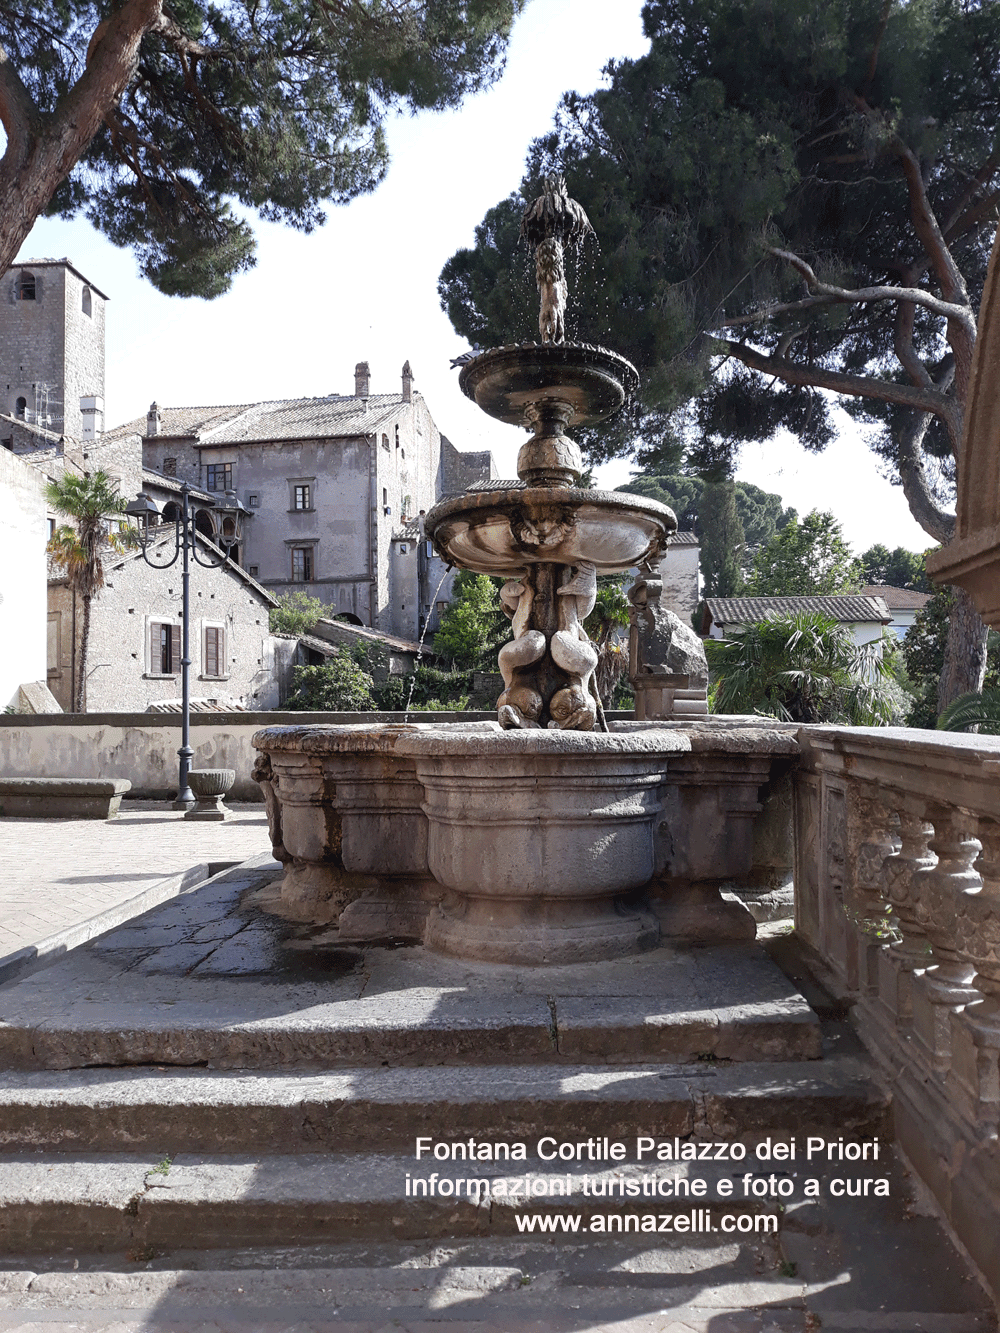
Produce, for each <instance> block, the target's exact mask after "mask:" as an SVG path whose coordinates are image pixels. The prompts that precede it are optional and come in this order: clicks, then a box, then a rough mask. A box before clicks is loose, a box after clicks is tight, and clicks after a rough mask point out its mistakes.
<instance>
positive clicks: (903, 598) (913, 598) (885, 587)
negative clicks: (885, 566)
mask: <svg viewBox="0 0 1000 1333" xmlns="http://www.w3.org/2000/svg"><path fill="white" fill-rule="evenodd" d="M861 596H862V597H881V598H882V600H883V602H885V604H886V606H887V607H888V608H889V610H890V611H919V610H920V608H921V607H922V606H926V605H927V603H928V602H929V601H930V600H931V594H930V593H929V592H916V591H915V590H914V589H913V588H894V587H893V586H892V584H891V583H869V585H868V587H867V588H862V589H861Z"/></svg>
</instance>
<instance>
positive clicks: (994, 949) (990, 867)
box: [952, 819, 1000, 1124]
mask: <svg viewBox="0 0 1000 1333" xmlns="http://www.w3.org/2000/svg"><path fill="white" fill-rule="evenodd" d="M977 832H978V834H979V840H980V842H981V844H982V852H981V853H980V856H979V860H978V861H977V862H976V870H977V871H978V872H979V875H980V877H981V879H982V884H983V889H982V892H981V893H975V894H972V893H969V894H963V895H961V896H960V898H959V911H958V919H957V921H956V930H955V933H956V941H957V945H958V949H959V951H960V952H961V954H962V955H963V957H964V958H965V959H966V961H967V962H968V963H969V964H970V965H971V966H973V967H975V969H976V972H975V976H974V977H973V978H972V985H973V986H974V987H975V989H976V990H977V991H979V992H980V994H981V996H982V997H983V998H977V999H975V1000H972V1001H971V1002H970V1003H969V1004H967V1005H966V1007H965V1010H964V1012H963V1013H962V1015H961V1016H960V1018H959V1019H957V1020H955V1021H954V1022H953V1024H952V1047H953V1053H954V1058H953V1067H954V1069H955V1074H956V1077H957V1078H958V1080H959V1082H960V1083H961V1084H962V1085H963V1086H964V1088H965V1089H966V1090H967V1091H969V1092H970V1093H971V1094H972V1100H973V1108H974V1110H975V1112H976V1114H977V1116H978V1117H983V1116H987V1117H988V1118H989V1119H990V1120H991V1122H992V1123H994V1124H995V1123H996V1121H997V1118H998V1113H1000V824H998V823H997V822H996V821H994V820H992V819H980V820H979V823H978V828H977Z"/></svg>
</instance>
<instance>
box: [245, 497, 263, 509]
mask: <svg viewBox="0 0 1000 1333" xmlns="http://www.w3.org/2000/svg"><path fill="white" fill-rule="evenodd" d="M247 504H248V505H249V506H250V508H251V509H259V508H260V496H259V495H248V496H247Z"/></svg>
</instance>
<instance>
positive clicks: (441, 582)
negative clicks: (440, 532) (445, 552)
mask: <svg viewBox="0 0 1000 1333" xmlns="http://www.w3.org/2000/svg"><path fill="white" fill-rule="evenodd" d="M451 570H452V566H451V565H446V566H445V571H444V573H443V574H442V575H441V578H440V580H439V581H438V586H437V587H436V588H435V589H434V596H433V597H432V598H431V607H432V608H433V607H435V606H437V595H438V593H439V592H440V591H441V588H442V587H443V585H444V581H445V579H446V578H447V577H448V575H449V574H450V573H451ZM430 623H431V617H430V615H428V616H427V618H426V619H425V621H424V627H423V629H422V630H421V631H420V638H419V640H418V642H417V660H416V661H415V662H414V663H413V675H412V676H411V677H410V692H409V694H407V696H406V710H405V712H404V713H403V721H404V722H409V720H410V704H411V703H412V702H413V689H414V686H415V685H416V683H417V670H418V668H419V667H420V659H421V658H422V657H423V655H424V639H425V638H426V637H427V626H428V625H429V624H430Z"/></svg>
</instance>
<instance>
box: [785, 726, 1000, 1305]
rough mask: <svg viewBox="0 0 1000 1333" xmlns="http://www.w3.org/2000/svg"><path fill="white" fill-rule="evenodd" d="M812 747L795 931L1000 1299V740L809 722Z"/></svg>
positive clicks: (803, 793) (805, 745) (801, 799)
mask: <svg viewBox="0 0 1000 1333" xmlns="http://www.w3.org/2000/svg"><path fill="white" fill-rule="evenodd" d="M800 744H801V761H800V765H799V768H798V770H797V772H796V775H795V844H796V866H795V884H796V924H797V929H798V933H799V935H800V937H801V939H802V940H803V941H804V943H805V945H806V946H807V947H808V949H809V951H810V952H811V953H812V955H813V958H812V961H813V963H814V965H815V969H816V971H817V973H818V974H819V976H820V977H821V979H823V980H825V982H826V984H827V985H828V987H829V988H830V989H831V990H832V991H833V992H834V993H836V994H838V995H839V996H840V997H842V998H844V999H846V1000H848V1001H849V1002H850V1003H851V1014H852V1022H853V1025H854V1027H855V1028H856V1030H857V1031H858V1033H859V1035H860V1036H861V1038H862V1040H863V1041H864V1043H865V1045H866V1046H867V1047H868V1049H869V1051H870V1052H871V1053H872V1054H873V1055H874V1057H875V1058H876V1060H877V1062H878V1064H879V1065H880V1067H881V1069H882V1072H883V1074H884V1076H885V1077H886V1079H887V1081H888V1083H889V1084H890V1086H891V1088H892V1090H893V1101H894V1119H895V1127H896V1133H897V1136H898V1138H899V1140H900V1142H901V1143H902V1146H903V1148H904V1150H905V1151H906V1153H907V1154H908V1156H909V1157H910V1160H911V1161H912V1162H913V1164H914V1166H915V1167H916V1169H917V1171H918V1172H919V1174H920V1175H921V1176H922V1177H923V1179H924V1181H925V1182H926V1183H927V1184H928V1185H929V1186H930V1188H931V1189H932V1191H933V1192H934V1194H935V1195H936V1197H937V1199H938V1201H939V1203H940V1204H941V1206H942V1208H943V1209H944V1211H945V1213H946V1215H947V1216H948V1218H949V1220H950V1221H951V1224H952V1226H953V1227H954V1228H955V1230H956V1232H957V1234H958V1235H959V1238H960V1239H961V1240H962V1242H963V1243H964V1244H965V1246H966V1247H967V1248H968V1249H969V1251H970V1253H971V1254H972V1256H973V1258H974V1259H975V1260H976V1262H977V1263H978V1264H979V1266H980V1268H981V1269H982V1270H983V1272H984V1274H985V1276H986V1277H987V1280H988V1281H989V1282H990V1284H991V1285H992V1287H993V1289H994V1290H998V1289H1000V1249H998V1247H997V1245H996V1241H995V1236H996V1224H997V1213H998V1209H1000V1152H998V1131H1000V781H998V779H1000V737H992V736H969V735H954V734H943V733H935V732H926V731H924V732H921V731H910V730H896V729H874V728H835V727H812V728H804V729H803V731H802V732H801V733H800Z"/></svg>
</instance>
